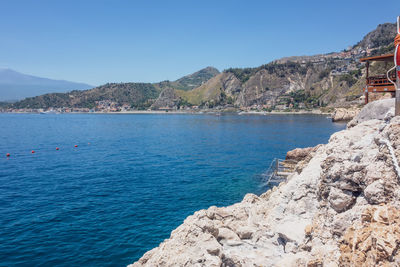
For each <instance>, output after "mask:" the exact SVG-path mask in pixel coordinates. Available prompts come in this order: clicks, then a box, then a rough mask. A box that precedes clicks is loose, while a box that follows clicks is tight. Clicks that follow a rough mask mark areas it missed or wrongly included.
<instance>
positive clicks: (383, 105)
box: [347, 98, 395, 127]
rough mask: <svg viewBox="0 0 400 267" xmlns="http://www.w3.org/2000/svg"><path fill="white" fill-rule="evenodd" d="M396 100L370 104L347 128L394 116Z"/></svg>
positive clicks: (391, 99) (383, 100) (384, 100)
mask: <svg viewBox="0 0 400 267" xmlns="http://www.w3.org/2000/svg"><path fill="white" fill-rule="evenodd" d="M394 102H395V99H394V98H390V99H382V100H377V101H373V102H370V103H368V104H367V105H365V107H364V108H363V109H362V110H361V111H360V112H359V113H358V114H357V116H355V117H354V119H352V120H351V121H350V122H349V123H348V124H347V127H353V126H355V125H357V124H358V123H361V122H364V121H368V120H372V119H378V120H383V119H385V116H386V115H387V114H388V112H389V113H390V114H391V115H390V114H389V115H388V116H393V114H394Z"/></svg>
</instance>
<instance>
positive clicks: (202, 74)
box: [173, 67, 219, 91]
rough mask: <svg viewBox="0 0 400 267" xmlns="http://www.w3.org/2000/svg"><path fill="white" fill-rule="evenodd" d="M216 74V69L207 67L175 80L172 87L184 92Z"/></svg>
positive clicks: (217, 72)
mask: <svg viewBox="0 0 400 267" xmlns="http://www.w3.org/2000/svg"><path fill="white" fill-rule="evenodd" d="M218 74H219V71H218V70H217V69H216V68H214V67H207V68H204V69H202V70H199V71H197V72H195V73H193V74H190V75H187V76H184V77H182V78H180V79H178V80H176V81H175V82H173V87H174V88H175V89H178V90H184V91H188V90H192V89H194V88H196V87H199V86H200V85H202V84H203V83H204V82H206V81H208V80H209V79H211V78H212V77H214V76H216V75H218Z"/></svg>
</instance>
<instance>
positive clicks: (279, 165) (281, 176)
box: [263, 158, 297, 185]
mask: <svg viewBox="0 0 400 267" xmlns="http://www.w3.org/2000/svg"><path fill="white" fill-rule="evenodd" d="M295 164H297V161H295V160H283V159H278V158H274V159H273V160H272V161H271V164H270V165H269V168H268V169H267V171H266V172H265V173H264V175H263V176H264V177H266V185H269V184H270V183H271V182H272V181H274V180H276V181H284V180H285V179H286V177H287V174H290V173H293V172H294V169H293V165H295ZM288 165H292V166H288Z"/></svg>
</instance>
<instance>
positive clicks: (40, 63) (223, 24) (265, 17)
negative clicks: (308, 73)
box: [0, 0, 400, 85]
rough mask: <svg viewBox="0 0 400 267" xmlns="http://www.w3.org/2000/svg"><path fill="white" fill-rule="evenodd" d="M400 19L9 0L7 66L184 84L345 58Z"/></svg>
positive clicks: (97, 81)
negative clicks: (325, 56)
mask: <svg viewBox="0 0 400 267" xmlns="http://www.w3.org/2000/svg"><path fill="white" fill-rule="evenodd" d="M379 5H381V6H379ZM380 11H381V12H380ZM383 11H384V12H383ZM399 15H400V1H399V0H385V1H382V2H380V1H376V0H374V1H370V0H362V1H358V0H354V1H353V0H346V1H342V0H338V1H323V0H322V1H321V0H319V1H306V0H305V1H298V0H297V1H288V0H286V1H285V0H278V1H276V0H275V1H267V0H264V1H256V0H254V1H252V0H246V1H244V0H241V1H236V0H230V1H222V0H221V1H218V0H214V1H208V0H201V1H192V0H185V1H173V0H171V1H166V0H164V1H152V0H146V1H144V0H142V1H139V0H138V1H134V0H131V1H128V0H126V1H122V0H107V1H106V0H85V1H82V0H79V1H75V0H68V1H54V0H48V1H44V0H35V1H34V0H29V1H28V0H27V1H20V0H0V67H3V68H11V69H14V70H17V71H20V72H23V73H27V74H31V75H35V76H41V77H47V78H52V79H64V80H70V81H76V82H85V83H89V84H91V85H101V84H104V83H107V82H158V81H163V80H175V79H178V78H180V77H182V76H184V75H187V74H189V73H192V72H195V71H197V70H200V69H201V68H204V67H207V66H214V67H216V68H218V69H219V70H220V71H222V70H224V69H226V68H230V67H256V66H259V65H262V64H266V63H268V62H270V61H272V60H274V59H278V58H281V57H286V56H300V55H313V54H320V53H329V52H333V51H341V50H343V49H344V48H347V47H348V46H350V45H354V44H355V43H357V42H358V41H360V40H361V39H362V37H363V36H364V35H365V34H367V33H368V32H370V31H371V30H373V29H375V28H376V26H377V25H378V24H381V23H385V22H395V21H396V17H397V16H399Z"/></svg>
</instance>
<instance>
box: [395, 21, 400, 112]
mask: <svg viewBox="0 0 400 267" xmlns="http://www.w3.org/2000/svg"><path fill="white" fill-rule="evenodd" d="M397 34H400V16H399V17H397ZM399 50H400V45H397V46H396V48H395V52H394V65H395V66H396V104H395V109H394V110H395V111H394V114H395V116H398V115H400V91H399V90H400V51H399Z"/></svg>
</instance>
